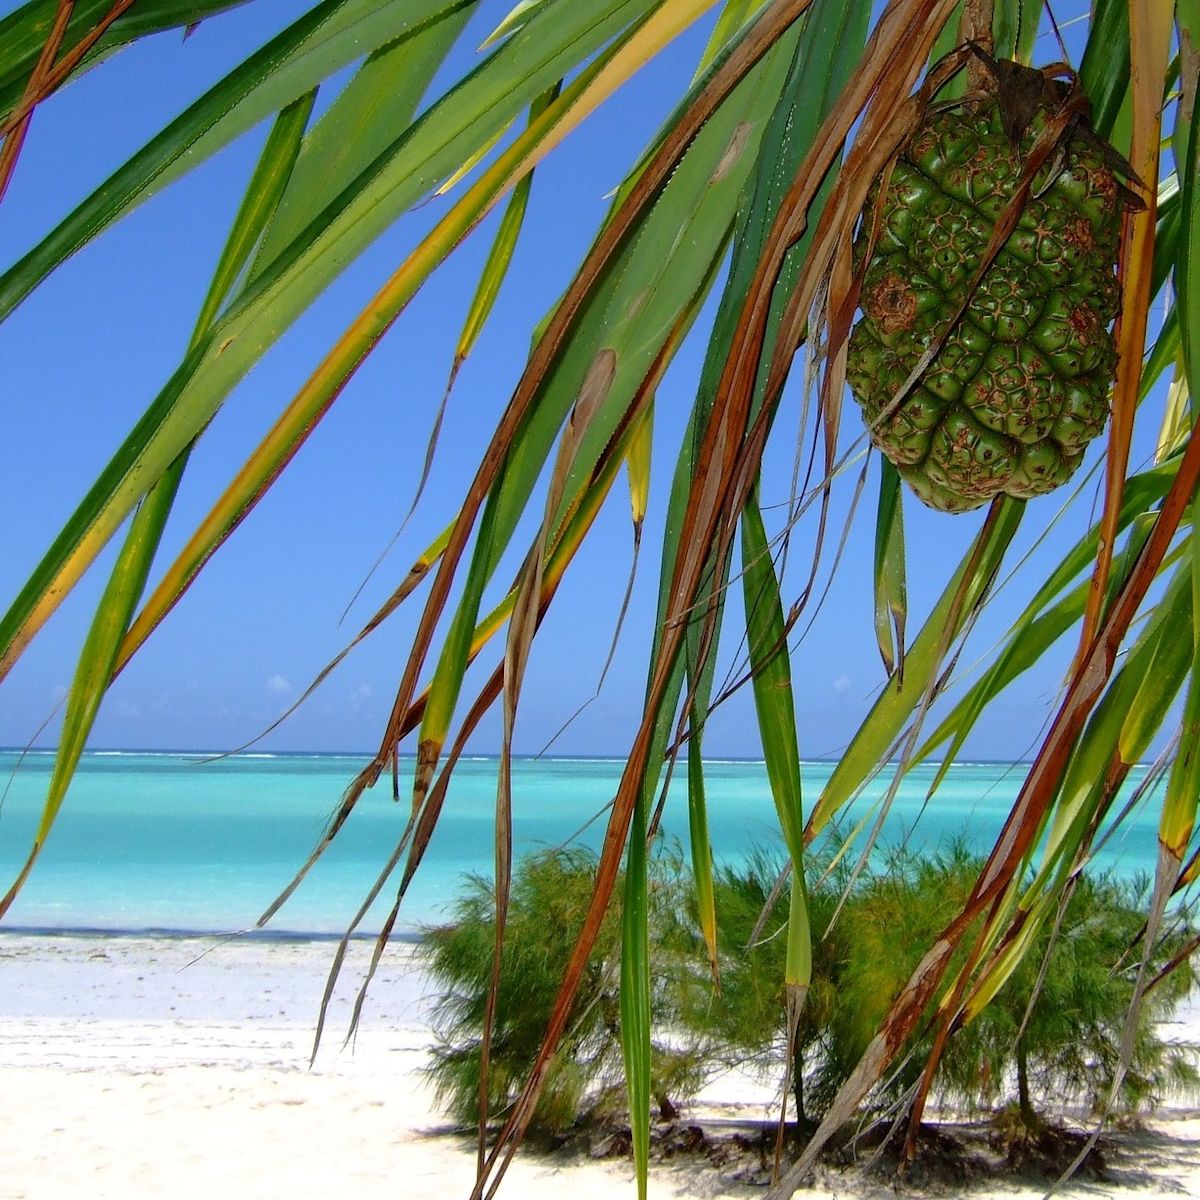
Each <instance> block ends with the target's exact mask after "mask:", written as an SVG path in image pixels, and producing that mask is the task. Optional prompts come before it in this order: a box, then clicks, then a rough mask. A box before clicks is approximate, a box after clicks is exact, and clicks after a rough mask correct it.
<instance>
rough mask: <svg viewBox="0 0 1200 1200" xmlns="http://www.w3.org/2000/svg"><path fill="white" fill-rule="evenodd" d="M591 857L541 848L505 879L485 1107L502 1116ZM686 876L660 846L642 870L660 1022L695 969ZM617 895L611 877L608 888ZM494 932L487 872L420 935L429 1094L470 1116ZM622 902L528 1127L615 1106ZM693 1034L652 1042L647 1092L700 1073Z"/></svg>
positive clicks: (618, 1097)
mask: <svg viewBox="0 0 1200 1200" xmlns="http://www.w3.org/2000/svg"><path fill="white" fill-rule="evenodd" d="M595 865H596V860H595V856H594V855H593V854H592V853H591V852H590V851H586V850H581V849H570V850H549V851H544V852H542V853H538V854H534V855H531V856H530V857H528V858H525V859H523V860H522V861H521V862H520V863H519V864H518V866H517V868H516V871H515V873H514V878H513V888H512V897H511V900H510V905H509V916H508V928H507V932H506V939H505V945H504V952H503V955H502V958H501V980H500V988H499V992H498V995H497V1006H496V1020H495V1029H494V1033H493V1040H492V1052H491V1059H490V1066H489V1077H488V1107H489V1111H490V1113H491V1115H492V1116H493V1117H499V1116H501V1115H503V1113H504V1111H505V1110H506V1108H507V1107H508V1105H509V1104H510V1103H512V1101H513V1100H514V1099H515V1098H516V1097H517V1095H518V1094H519V1093H520V1090H521V1087H522V1086H523V1085H524V1083H525V1080H526V1077H527V1076H528V1073H529V1070H530V1068H531V1067H532V1065H533V1062H534V1059H535V1058H536V1056H537V1052H538V1050H539V1048H540V1046H541V1042H542V1035H543V1033H544V1031H545V1028H546V1024H547V1022H548V1021H549V1018H550V1013H551V1010H552V1009H553V1006H554V1000H555V997H556V996H557V994H558V988H559V984H560V982H561V980H562V976H563V972H564V970H565V969H566V965H567V961H568V959H569V957H570V953H571V950H572V949H573V948H574V945H575V939H576V937H577V936H578V933H579V930H580V928H581V926H582V924H583V920H584V915H585V913H586V911H587V906H588V903H589V901H590V900H591V895H592V881H593V876H594V873H595ZM686 887H687V884H686V880H685V877H684V874H683V872H682V870H681V867H680V864H679V860H678V858H677V857H675V856H672V855H664V854H659V855H657V856H655V858H654V859H653V865H652V869H651V881H650V920H651V923H652V930H653V932H652V937H653V939H654V942H655V946H656V950H657V952H658V957H657V958H656V967H657V968H658V971H659V974H658V977H657V979H656V984H655V988H654V994H653V997H652V1003H653V1006H654V1009H655V1017H656V1025H657V1026H658V1027H659V1028H661V1027H662V1025H663V1023H664V1022H665V1021H668V1020H669V1019H670V1018H671V1017H672V1016H673V1014H674V1011H675V1010H676V1009H677V1007H678V1005H677V1003H676V1001H675V1000H674V999H673V996H674V995H675V994H676V993H677V991H678V989H679V986H680V981H681V980H685V979H687V978H688V976H689V975H690V974H691V973H693V972H694V971H695V970H696V963H697V959H696V955H695V951H694V938H693V936H692V934H691V933H690V932H689V931H688V930H687V929H686V927H685V925H684V923H683V922H682V920H681V918H682V917H683V915H684V913H685V910H686V900H685V896H686ZM617 894H618V895H619V894H620V888H619V887H618V889H617ZM494 939H495V892H494V887H493V884H492V881H491V880H489V879H486V878H483V877H481V876H477V875H472V876H469V877H468V878H467V881H466V887H465V890H464V892H463V894H462V895H461V896H460V897H459V899H458V900H457V902H456V904H455V906H454V919H453V921H452V922H451V923H450V924H448V925H445V926H442V927H440V928H436V929H431V930H429V931H428V932H427V933H426V935H425V938H424V940H423V942H422V953H423V956H424V960H425V963H426V965H427V968H428V970H429V972H430V974H431V976H432V977H433V979H434V981H435V983H436V984H437V986H438V987H439V988H440V989H441V994H440V996H439V998H438V1000H437V1002H436V1004H435V1007H434V1012H433V1025H434V1034H435V1039H436V1042H435V1048H434V1057H433V1063H432V1065H431V1067H430V1073H431V1075H432V1078H433V1081H434V1085H435V1088H436V1091H437V1095H438V1098H439V1101H440V1102H441V1103H442V1104H443V1105H445V1106H446V1107H447V1108H448V1110H449V1111H450V1112H451V1113H452V1114H453V1115H454V1116H455V1117H456V1118H457V1119H459V1120H461V1121H463V1122H464V1123H474V1122H476V1121H478V1118H479V1070H480V1047H481V1042H482V1032H483V1019H484V1008H485V1004H486V1001H487V994H488V987H489V984H490V981H491V971H492V953H493V945H494ZM619 980H620V913H619V911H617V910H613V911H610V912H609V913H608V915H607V916H606V918H605V920H604V924H603V927H602V928H601V931H600V935H599V937H598V938H597V940H596V946H595V948H594V950H593V952H592V955H591V957H590V958H589V960H588V965H587V969H586V971H585V972H584V976H583V979H582V981H581V983H580V986H579V991H578V993H577V995H576V998H575V1003H574V1005H573V1006H572V1009H571V1013H570V1017H569V1019H568V1021H567V1025H566V1032H565V1034H564V1036H563V1038H562V1040H561V1042H560V1045H559V1047H558V1050H557V1052H556V1053H555V1055H554V1058H553V1059H552V1061H551V1063H550V1068H549V1072H548V1074H547V1078H546V1084H545V1087H544V1088H543V1090H542V1094H541V1097H540V1099H539V1101H538V1106H537V1109H536V1112H535V1114H534V1121H533V1127H534V1128H536V1129H540V1130H542V1131H546V1132H559V1131H562V1130H565V1129H567V1128H569V1127H570V1126H571V1125H573V1124H574V1123H575V1122H576V1121H577V1120H578V1119H579V1118H580V1117H583V1116H591V1117H594V1118H597V1119H613V1118H614V1117H616V1116H617V1114H619V1113H622V1112H623V1111H624V1103H625V1089H624V1076H623V1065H622V1058H621V1042H620V1019H619V999H618V992H619ZM700 1042H701V1039H699V1038H698V1037H696V1036H684V1037H677V1038H675V1039H674V1040H673V1041H672V1042H667V1041H660V1042H658V1043H656V1044H655V1045H654V1047H653V1085H654V1095H655V1096H656V1098H657V1100H658V1103H659V1106H660V1108H661V1109H663V1110H665V1111H670V1109H671V1107H672V1105H673V1101H674V1100H677V1099H678V1098H680V1097H683V1096H686V1095H688V1094H690V1093H691V1092H692V1091H694V1090H695V1089H696V1088H697V1087H698V1086H699V1084H700V1083H701V1082H702V1078H703V1072H702V1062H703V1060H704V1058H705V1057H706V1055H705V1054H704V1052H703V1049H702V1046H701V1044H700Z"/></svg>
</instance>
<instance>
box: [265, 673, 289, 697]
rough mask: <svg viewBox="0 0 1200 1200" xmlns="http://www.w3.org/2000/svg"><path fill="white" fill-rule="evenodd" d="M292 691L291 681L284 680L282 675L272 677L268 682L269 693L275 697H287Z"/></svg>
mask: <svg viewBox="0 0 1200 1200" xmlns="http://www.w3.org/2000/svg"><path fill="white" fill-rule="evenodd" d="M291 690H292V684H291V681H290V680H287V679H284V677H283V676H282V675H272V676H271V678H270V679H268V680H267V691H268V692H270V693H271V694H272V695H275V696H286V695H288V693H289V692H291Z"/></svg>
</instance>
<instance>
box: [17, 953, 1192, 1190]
mask: <svg viewBox="0 0 1200 1200" xmlns="http://www.w3.org/2000/svg"><path fill="white" fill-rule="evenodd" d="M206 951H207V953H205V952H206ZM368 952H369V948H368V947H367V946H366V945H362V944H359V945H356V946H355V947H354V953H355V959H354V962H353V963H352V964H350V969H349V970H348V972H347V981H348V982H350V986H345V987H343V988H341V989H340V991H339V994H338V996H337V998H336V1000H335V1003H334V1006H333V1009H332V1012H331V1021H330V1027H329V1031H328V1034H327V1037H326V1041H325V1043H324V1044H323V1046H322V1048H321V1051H320V1053H319V1054H318V1056H317V1059H316V1062H315V1064H314V1065H313V1067H312V1069H311V1070H310V1069H309V1066H308V1056H309V1050H310V1047H311V1042H312V1033H313V1028H314V1023H315V1018H316V1013H317V1008H318V1003H319V997H320V994H321V990H322V988H323V986H324V980H325V974H326V970H327V967H328V965H329V963H330V961H331V958H332V954H333V946H332V945H331V944H330V943H328V942H299V941H298V942H263V941H234V942H227V943H215V942H214V941H212V940H206V939H155V938H135V937H100V936H96V937H42V936H32V935H21V934H4V935H0V980H2V981H3V982H2V985H0V1071H2V1072H3V1081H4V1083H3V1093H4V1107H5V1120H4V1121H3V1122H2V1123H0V1162H2V1163H3V1164H4V1165H3V1169H2V1170H0V1197H4V1198H5V1200H16V1198H18V1197H20V1198H23V1200H24V1198H28V1200H51V1198H54V1200H57V1198H60V1197H64V1198H65V1197H72V1198H77V1197H97V1198H100V1197H121V1198H122V1200H132V1198H135V1197H158V1196H164V1197H166V1196H170V1197H172V1198H179V1200H186V1198H190V1197H205V1198H206V1200H208V1198H212V1197H217V1198H218V1200H251V1198H258V1197H269V1196H289V1197H296V1198H306V1197H314V1198H315V1197H329V1196H343V1195H344V1196H350V1197H354V1200H375V1198H376V1197H380V1198H382V1197H385V1196H386V1197H389V1198H394V1197H396V1196H402V1197H405V1198H406V1200H425V1198H430V1200H433V1198H437V1200H443V1198H444V1200H450V1198H452V1197H456V1196H457V1197H465V1196H466V1195H468V1193H469V1191H470V1185H471V1183H472V1181H473V1178H474V1166H475V1160H474V1150H473V1144H472V1142H471V1140H470V1139H469V1138H467V1137H465V1136H461V1135H457V1134H453V1133H452V1132H450V1131H449V1126H448V1124H447V1122H446V1120H445V1118H444V1117H443V1116H442V1115H441V1114H440V1113H439V1112H438V1111H437V1110H436V1109H435V1108H434V1107H433V1102H432V1097H431V1095H430V1092H429V1090H428V1089H427V1087H426V1084H425V1081H424V1079H423V1077H422V1075H421V1067H422V1065H423V1063H424V1062H425V1061H426V1055H427V1052H428V1046H429V1044H430V1034H429V1030H428V1025H427V1023H426V1019H425V1014H426V1012H427V1008H428V1003H429V999H428V989H427V982H426V980H425V977H424V976H423V975H422V974H421V972H420V971H419V970H418V969H417V968H416V966H415V965H414V963H413V952H412V949H411V947H406V946H397V947H396V948H394V949H393V950H392V951H391V952H390V953H389V955H388V956H387V957H386V958H385V960H384V962H383V965H382V967H381V970H380V972H379V975H378V976H377V977H376V980H375V982H374V984H373V986H372V990H371V994H370V998H369V999H368V1002H367V1007H366V1011H365V1015H364V1023H363V1028H362V1030H361V1031H360V1033H359V1035H358V1037H357V1039H356V1041H355V1042H354V1044H353V1045H352V1046H348V1047H343V1045H342V1037H343V1033H344V1030H345V1028H346V1019H347V1016H348V1013H349V1005H350V1001H351V999H352V995H353V990H352V989H353V984H352V981H353V980H354V979H355V978H356V977H357V976H356V971H357V969H358V967H359V966H361V963H362V960H363V959H365V957H366V955H367V954H368ZM201 955H203V957H199V956H201ZM1180 1032H1186V1033H1187V1034H1188V1036H1189V1038H1190V1039H1192V1040H1196V1041H1200V1026H1198V1024H1197V1022H1196V1020H1195V1018H1194V1016H1189V1018H1188V1028H1187V1029H1186V1030H1180ZM701 1100H702V1103H701V1104H699V1105H698V1106H696V1107H695V1108H694V1109H693V1110H692V1111H691V1112H689V1113H686V1114H685V1117H688V1118H693V1119H695V1118H700V1119H709V1120H715V1119H720V1118H722V1117H724V1118H726V1119H728V1118H730V1117H735V1116H737V1115H739V1114H741V1115H742V1116H746V1117H749V1116H753V1117H755V1118H759V1117H762V1116H763V1115H764V1114H765V1112H766V1105H767V1104H768V1102H769V1093H768V1090H767V1089H764V1088H761V1087H755V1086H754V1085H752V1084H749V1083H748V1082H747V1081H744V1080H737V1079H730V1078H728V1077H726V1078H725V1079H722V1080H718V1081H717V1082H715V1083H714V1084H712V1085H710V1086H709V1088H708V1089H706V1091H705V1093H704V1094H703V1096H702V1098H701ZM1111 1165H1112V1179H1113V1182H1112V1183H1111V1184H1109V1183H1105V1184H1103V1185H1097V1184H1094V1183H1081V1184H1076V1185H1073V1186H1071V1187H1069V1188H1068V1189H1066V1190H1065V1191H1064V1192H1063V1193H1062V1194H1063V1195H1071V1196H1077V1197H1084V1196H1089V1197H1091V1196H1114V1197H1122V1198H1123V1197H1136V1196H1146V1197H1151V1196H1153V1197H1156V1198H1157V1197H1169V1196H1197V1195H1200V1114H1197V1113H1195V1112H1187V1111H1183V1110H1171V1111H1164V1112H1161V1113H1157V1114H1154V1116H1153V1119H1151V1120H1149V1121H1147V1127H1146V1129H1145V1130H1144V1131H1138V1132H1130V1133H1125V1134H1121V1135H1119V1137H1118V1152H1117V1154H1116V1156H1115V1157H1114V1159H1113V1161H1112V1164H1111ZM630 1181H631V1170H630V1168H629V1166H627V1165H626V1164H624V1163H622V1162H612V1161H593V1160H590V1159H587V1158H586V1157H580V1156H578V1155H577V1156H574V1157H571V1158H570V1159H569V1160H566V1161H564V1160H561V1159H559V1158H554V1157H545V1156H539V1155H538V1154H535V1153H531V1152H523V1153H522V1154H521V1155H519V1156H518V1158H517V1161H516V1163H515V1164H514V1166H513V1168H512V1169H511V1171H510V1172H509V1175H508V1177H507V1179H506V1181H505V1184H504V1188H503V1189H502V1192H501V1195H502V1196H503V1195H505V1194H507V1195H509V1196H516V1197H525V1198H531V1200H540V1198H543V1197H544V1198H546V1200H549V1198H550V1197H552V1196H553V1197H559V1196H561V1195H562V1194H563V1193H564V1190H566V1189H569V1194H570V1196H571V1200H590V1198H592V1197H597V1198H598V1197H606V1198H608V1197H620V1196H625V1195H629V1196H632V1195H633V1194H634V1193H633V1190H632V1187H631V1183H630ZM817 1183H818V1185H814V1186H813V1187H812V1188H810V1189H806V1190H804V1191H801V1192H798V1193H797V1196H798V1197H800V1198H801V1200H816V1198H817V1197H829V1198H832V1197H838V1198H839V1200H851V1198H852V1197H856V1196H865V1195H870V1194H874V1193H878V1194H879V1195H881V1196H882V1195H885V1194H887V1195H891V1194H893V1192H892V1189H891V1188H890V1187H886V1186H878V1187H870V1188H864V1187H863V1186H862V1185H856V1184H855V1183H854V1181H853V1179H851V1178H849V1177H843V1176H840V1175H836V1174H831V1175H830V1176H828V1177H827V1178H824V1179H823V1180H819V1181H817ZM651 1194H652V1195H656V1196H660V1197H676V1196H704V1197H721V1196H731V1197H732V1196H738V1197H751V1196H755V1195H761V1189H756V1188H752V1187H749V1186H746V1185H744V1184H739V1183H738V1182H736V1181H735V1180H730V1179H728V1178H724V1177H722V1175H721V1173H720V1172H719V1171H718V1170H716V1169H714V1168H712V1167H709V1166H705V1165H701V1164H697V1163H694V1162H672V1163H671V1164H667V1165H657V1166H656V1167H655V1168H654V1171H653V1175H652V1179H651ZM971 1194H972V1195H977V1196H980V1197H988V1198H998V1197H1008V1198H1011V1200H1026V1198H1028V1200H1033V1198H1034V1197H1037V1196H1040V1195H1041V1194H1042V1193H1041V1190H1040V1189H1037V1190H1021V1189H1016V1188H1014V1187H1012V1186H1009V1185H1006V1184H1002V1183H997V1184H996V1185H995V1187H988V1186H985V1187H984V1188H983V1189H982V1190H979V1189H976V1190H973V1191H972V1193H971Z"/></svg>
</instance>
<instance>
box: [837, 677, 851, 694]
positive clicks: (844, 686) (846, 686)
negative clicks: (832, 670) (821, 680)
mask: <svg viewBox="0 0 1200 1200" xmlns="http://www.w3.org/2000/svg"><path fill="white" fill-rule="evenodd" d="M833 690H834V691H835V692H846V691H849V690H850V676H849V675H839V676H838V677H837V678H836V679H835V680H834V681H833Z"/></svg>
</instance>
